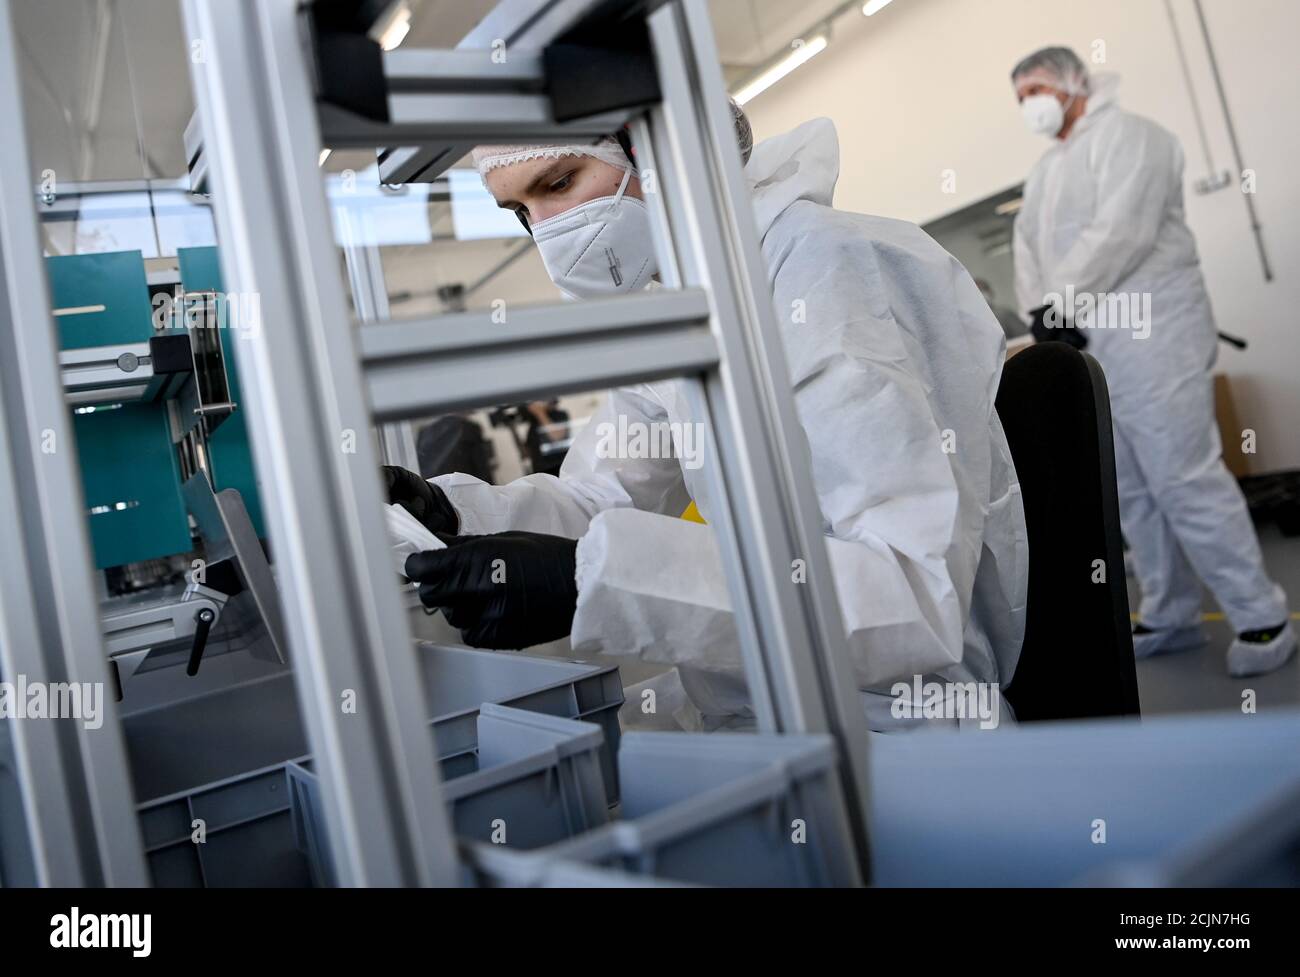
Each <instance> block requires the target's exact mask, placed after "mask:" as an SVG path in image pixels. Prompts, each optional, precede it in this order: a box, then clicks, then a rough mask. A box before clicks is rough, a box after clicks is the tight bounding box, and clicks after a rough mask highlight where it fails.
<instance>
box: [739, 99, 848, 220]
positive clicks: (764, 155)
mask: <svg viewBox="0 0 1300 977" xmlns="http://www.w3.org/2000/svg"><path fill="white" fill-rule="evenodd" d="M745 178H746V180H748V181H749V187H750V190H751V191H752V193H753V195H754V198H753V199H754V219H755V221H757V223H758V238H759V240H760V241H761V240H762V239H763V238H764V237H766V236H767V232H768V229H769V228H770V227H771V226H772V224H773V223H774V222H775V221H776V219H777V218H778V217H779V216H781V214H782V213H783V212H784V211H785V209H786V208H787V207H789V206H790V205H791V204H792V203H794V202H795V201H796V200H809V201H811V202H813V203H815V204H821V205H822V206H823V207H830V206H831V198H832V197H833V196H834V195H835V183H836V181H838V180H839V178H840V139H839V136H838V135H836V133H835V124H834V123H833V122H831V120H830V119H811V120H809V121H808V122H805V123H804V124H803V125H801V126H798V127H797V128H794V129H791V130H790V131H789V132H787V133H783V134H782V135H779V136H773V137H772V138H771V139H764V140H763V141H762V142H761V143H759V144H758V145H757V146H755V147H754V153H753V155H752V156H750V158H749V163H748V165H746V166H745Z"/></svg>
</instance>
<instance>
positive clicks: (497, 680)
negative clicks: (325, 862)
mask: <svg viewBox="0 0 1300 977" xmlns="http://www.w3.org/2000/svg"><path fill="white" fill-rule="evenodd" d="M416 650H417V658H418V660H419V663H420V671H421V677H422V680H423V683H424V689H425V695H426V696H427V701H428V705H429V712H430V715H431V716H432V717H433V718H432V719H431V720H430V726H431V728H432V730H433V735H434V738H435V748H436V749H437V752H438V756H439V758H440V760H441V768H442V776H443V778H444V779H447V780H450V779H451V778H453V777H456V776H458V775H459V774H463V773H466V772H473V771H474V770H475V769H476V765H477V759H476V757H475V751H476V750H477V748H478V730H477V720H478V715H479V709H480V706H481V705H482V704H483V703H485V702H488V703H494V702H504V703H506V704H508V705H511V706H515V707H517V708H520V709H526V710H530V711H533V712H538V713H542V714H547V715H552V716H557V717H562V718H569V719H583V720H586V721H589V722H592V723H594V724H596V725H597V726H599V727H600V729H601V730H602V732H603V742H602V744H601V746H600V753H599V757H600V763H601V768H602V774H603V776H602V781H603V783H604V789H605V791H606V801H607V802H608V803H613V802H614V801H615V800H616V799H617V796H618V795H617V778H616V772H615V769H614V761H613V751H614V750H615V749H616V748H617V746H618V740H619V725H618V710H619V708H620V707H621V706H622V704H623V689H622V685H621V683H620V682H619V676H618V669H617V667H614V666H598V665H586V664H582V663H580V662H567V661H557V660H554V659H542V658H533V657H529V656H527V655H520V654H503V653H499V652H491V651H479V650H477V649H470V648H447V647H443V646H441V645H434V644H430V643H427V642H419V643H418V644H417V648H416ZM182 678H183V677H182ZM179 687H181V688H183V687H184V686H183V684H182V685H180V686H179ZM123 727H124V729H125V732H126V741H127V750H128V753H129V756H130V761H131V773H132V779H133V781H134V786H135V795H136V799H137V802H138V808H137V810H138V813H139V817H140V825H141V830H142V832H143V834H144V840H145V849H146V854H147V857H148V861H149V866H150V870H151V873H152V876H153V880H154V884H155V885H159V886H204V885H206V886H257V887H270V886H306V885H309V884H311V875H310V866H309V864H308V862H307V860H306V858H305V857H304V856H303V855H302V853H301V852H300V850H299V847H298V844H297V843H296V839H295V833H294V823H293V820H292V818H291V812H290V800H289V794H290V791H289V782H288V775H287V773H286V770H285V764H286V763H287V762H289V761H298V760H306V759H307V755H308V752H309V747H308V744H307V740H306V736H305V734H304V732H303V727H302V723H301V720H300V718H299V712H298V702H297V696H296V694H295V689H294V682H293V676H292V674H290V673H289V672H287V671H285V672H279V673H276V674H273V675H270V676H266V677H262V678H257V679H253V680H251V681H246V682H241V683H238V684H235V685H230V686H227V687H225V688H221V689H218V690H216V691H212V692H208V693H205V694H203V695H199V696H194V697H191V698H188V699H184V700H179V701H174V702H170V703H168V704H166V705H162V706H156V707H151V708H148V709H143V710H140V711H138V712H135V713H131V714H128V715H126V716H125V717H124V718H123ZM196 818H198V819H202V820H203V822H204V825H205V830H206V840H205V842H204V844H202V845H197V844H195V843H194V842H193V841H191V837H192V832H193V830H194V828H193V822H194V820H195V819H196Z"/></svg>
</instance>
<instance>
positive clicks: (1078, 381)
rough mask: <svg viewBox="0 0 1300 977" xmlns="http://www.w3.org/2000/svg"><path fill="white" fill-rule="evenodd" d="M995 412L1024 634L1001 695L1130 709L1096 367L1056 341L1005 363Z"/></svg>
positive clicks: (1101, 712)
mask: <svg viewBox="0 0 1300 977" xmlns="http://www.w3.org/2000/svg"><path fill="white" fill-rule="evenodd" d="M997 408H998V415H999V417H1000V418H1001V420H1002V427H1003V429H1004V430H1005V431H1006V436H1007V443H1008V444H1009V446H1010V448H1011V457H1012V458H1013V460H1014V461H1015V465H1016V473H1017V475H1018V476H1019V479H1020V490H1021V497H1022V499H1023V501H1024V506H1025V523H1026V528H1027V530H1028V533H1029V595H1028V604H1027V608H1026V610H1027V621H1026V626H1025V640H1024V645H1023V646H1022V648H1021V652H1020V661H1019V664H1018V665H1017V666H1016V672H1015V675H1014V676H1013V678H1012V680H1011V682H1010V684H1009V685H1008V687H1007V688H1006V690H1005V694H1006V697H1007V699H1008V701H1010V703H1011V706H1012V708H1013V709H1014V710H1015V712H1016V716H1017V718H1018V719H1020V720H1022V721H1025V720H1036V719H1069V718H1082V717H1087V716H1119V715H1137V714H1138V712H1139V703H1138V687H1137V671H1136V668H1135V666H1134V661H1133V639H1132V634H1131V627H1130V622H1129V609H1128V586H1127V582H1126V579H1125V573H1124V548H1123V538H1122V536H1121V534H1120V522H1119V494H1118V491H1117V489H1116V486H1115V445H1114V440H1113V438H1112V434H1111V417H1110V395H1109V393H1108V391H1107V388H1106V376H1105V374H1104V373H1103V372H1102V369H1101V366H1100V364H1098V363H1097V361H1096V360H1095V359H1093V358H1092V357H1091V356H1089V355H1088V354H1087V353H1082V352H1080V351H1079V350H1076V349H1074V348H1073V347H1071V346H1068V345H1066V344H1065V343H1060V342H1048V343H1038V344H1036V345H1034V346H1031V347H1029V348H1028V349H1026V350H1024V351H1023V352H1021V353H1018V354H1017V355H1015V356H1013V357H1012V358H1011V359H1010V360H1008V361H1007V364H1006V367H1005V368H1004V370H1003V372H1002V382H1001V385H1000V386H999V387H998V396H997Z"/></svg>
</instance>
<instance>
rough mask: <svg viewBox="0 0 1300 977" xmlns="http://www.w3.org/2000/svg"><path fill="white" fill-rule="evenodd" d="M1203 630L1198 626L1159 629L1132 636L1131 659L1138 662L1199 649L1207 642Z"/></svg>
mask: <svg viewBox="0 0 1300 977" xmlns="http://www.w3.org/2000/svg"><path fill="white" fill-rule="evenodd" d="M1207 640H1208V639H1207V637H1206V634H1205V629H1204V628H1203V627H1201V626H1200V625H1199V624H1189V625H1187V626H1185V627H1181V628H1160V629H1158V630H1152V631H1148V632H1147V633H1146V634H1135V635H1133V657H1134V658H1137V659H1139V660H1141V659H1143V658H1150V657H1151V656H1152V655H1164V654H1168V653H1170V652H1174V651H1187V650H1189V649H1191V648H1199V647H1200V646H1201V645H1203V644H1205V642H1206V641H1207Z"/></svg>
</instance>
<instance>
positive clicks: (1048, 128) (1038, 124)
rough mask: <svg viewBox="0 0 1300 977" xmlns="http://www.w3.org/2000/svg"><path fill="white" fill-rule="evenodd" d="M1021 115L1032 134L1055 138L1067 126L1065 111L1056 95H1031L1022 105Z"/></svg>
mask: <svg viewBox="0 0 1300 977" xmlns="http://www.w3.org/2000/svg"><path fill="white" fill-rule="evenodd" d="M1020 115H1021V118H1023V119H1024V120H1025V125H1026V126H1028V127H1029V131H1030V132H1034V133H1037V134H1038V135H1040V136H1055V135H1056V134H1057V133H1058V132H1060V131H1061V126H1063V125H1065V109H1063V108H1061V103H1060V102H1058V101H1057V100H1056V96H1055V95H1030V96H1029V97H1028V98H1026V99H1025V100H1024V101H1023V102H1021V103H1020Z"/></svg>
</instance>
